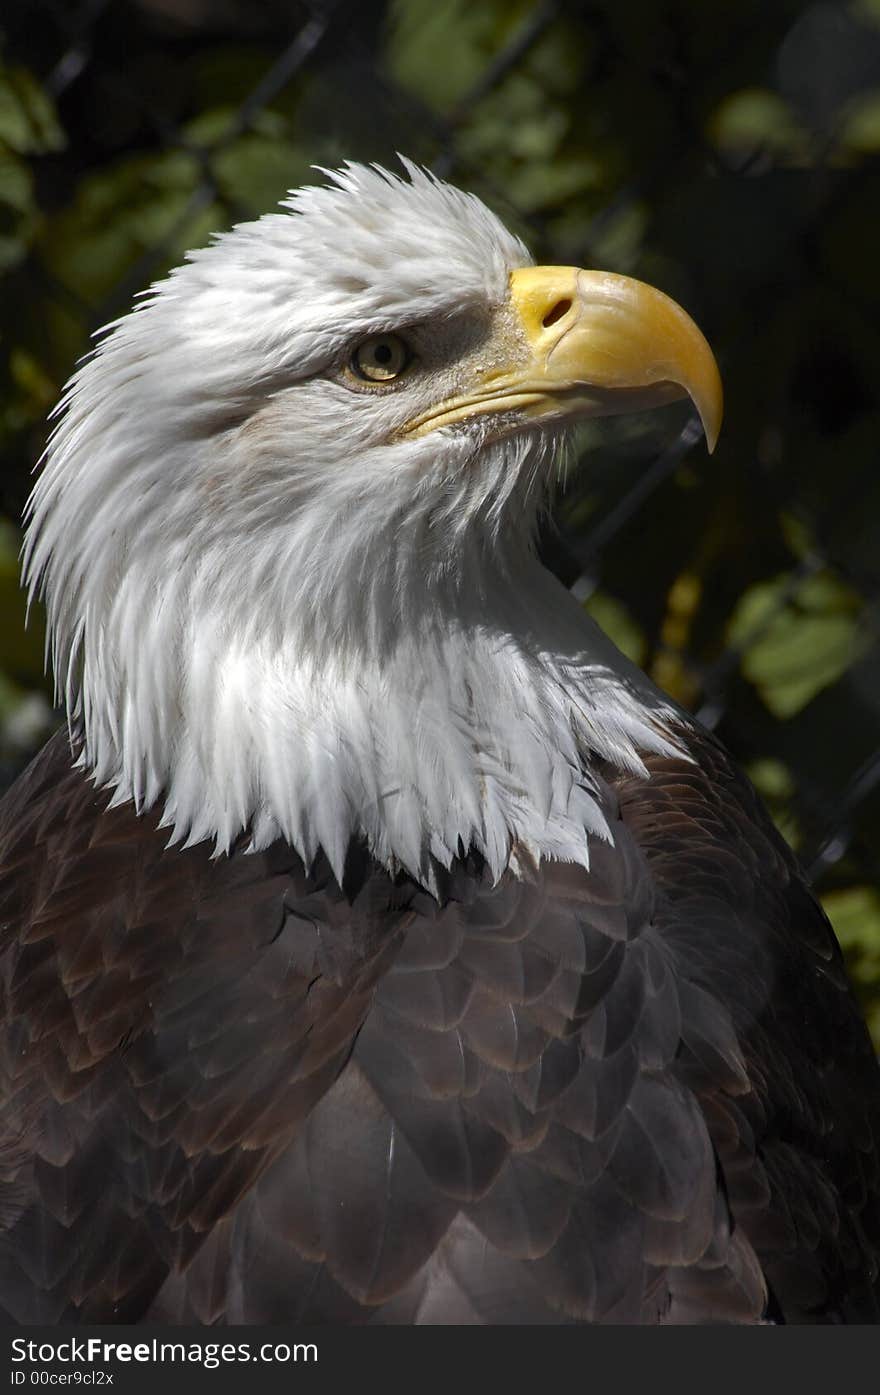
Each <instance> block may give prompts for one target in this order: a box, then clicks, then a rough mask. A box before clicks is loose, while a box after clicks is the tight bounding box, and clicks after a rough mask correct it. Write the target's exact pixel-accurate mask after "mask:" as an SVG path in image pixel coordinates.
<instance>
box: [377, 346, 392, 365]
mask: <svg viewBox="0 0 880 1395" xmlns="http://www.w3.org/2000/svg"><path fill="white" fill-rule="evenodd" d="M393 357H394V354H393V352H392V349H391V345H390V344H377V345H376V347H375V349H374V350H373V358H374V359H375V360H376V362H377V363H380V364H381V365H382V367H383V368H384V367H385V365H386V364H388V363H390V362H391V360H392V358H393Z"/></svg>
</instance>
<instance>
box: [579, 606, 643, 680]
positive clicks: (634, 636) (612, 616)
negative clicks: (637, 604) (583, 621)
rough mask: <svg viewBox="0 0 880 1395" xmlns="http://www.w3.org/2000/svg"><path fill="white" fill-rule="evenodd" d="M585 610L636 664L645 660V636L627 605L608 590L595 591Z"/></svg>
mask: <svg viewBox="0 0 880 1395" xmlns="http://www.w3.org/2000/svg"><path fill="white" fill-rule="evenodd" d="M584 610H586V612H587V614H588V615H592V617H593V619H594V620H595V621H596V624H597V625H598V626H599V627H600V629H602V630H604V631H605V634H606V635H607V636H608V638H609V639H611V640H613V641H614V643H615V644H616V645H617V647H618V649H620V650H621V651H622V652H623V653H624V654H625V655H626V657H627V658H628V659H631V660H632V662H633V663H634V664H643V663H644V661H645V652H646V648H645V636H644V634H643V632H642V630H641V629H640V628H639V626H638V624H637V623H636V621H635V620H634V619H633V617H632V616H631V615H630V613H629V611H628V610H627V608H626V606H625V605H624V604H623V603H622V601H619V600H617V599H616V597H614V596H609V595H608V593H607V591H593V593H592V594H591V595H590V596H588V597H587V599H586V600H585V601H584Z"/></svg>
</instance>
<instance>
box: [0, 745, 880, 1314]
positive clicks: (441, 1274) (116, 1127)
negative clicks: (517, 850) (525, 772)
mask: <svg viewBox="0 0 880 1395" xmlns="http://www.w3.org/2000/svg"><path fill="white" fill-rule="evenodd" d="M687 739H688V741H689V743H690V745H691V748H692V751H693V754H694V756H695V757H696V763H695V764H693V765H692V764H689V763H687V762H685V761H674V760H669V759H661V758H653V759H650V760H649V762H648V764H649V768H650V778H649V779H648V780H644V779H635V778H632V777H625V778H623V777H620V776H619V775H616V774H615V773H614V772H611V771H606V772H605V774H604V783H602V784H601V785H600V788H601V792H602V799H603V804H604V808H605V812H606V814H607V816H608V818H609V822H610V824H611V827H612V829H613V832H614V835H615V844H614V846H613V847H608V846H606V845H601V844H595V847H594V857H593V865H592V868H591V870H590V872H589V873H587V872H585V871H584V870H583V869H581V868H577V867H573V866H566V865H560V864H545V865H543V866H542V867H541V868H540V869H539V870H538V871H537V872H536V874H535V876H534V878H533V879H532V880H531V881H518V880H516V879H514V878H513V877H512V876H511V875H510V874H507V875H506V876H505V877H504V878H503V879H502V880H501V882H500V883H499V884H498V885H497V886H492V885H491V883H490V879H489V878H488V876H487V875H486V873H485V870H484V869H483V867H482V865H481V864H480V862H479V859H476V858H473V857H469V858H467V859H464V860H462V861H461V863H459V864H458V865H456V866H455V867H454V868H453V870H452V872H451V874H450V876H449V879H448V885H447V886H446V887H445V890H444V896H443V901H442V904H441V903H438V902H437V901H436V900H434V899H432V898H431V897H430V896H429V895H428V894H427V893H426V892H425V891H423V890H422V889H420V888H419V887H418V886H416V885H415V884H414V883H413V882H412V881H410V880H408V879H407V878H405V877H400V878H398V879H392V878H391V877H389V876H388V875H387V874H386V873H385V872H383V871H381V870H380V869H378V868H377V867H376V866H375V865H371V864H370V862H369V859H367V858H366V857H365V856H364V855H363V854H362V853H359V852H358V850H353V853H352V856H351V858H350V862H349V868H350V877H349V878H347V879H346V887H345V890H344V891H343V890H342V889H341V888H340V887H338V886H337V884H336V882H335V881H334V879H333V877H332V875H331V874H330V872H329V869H328V868H327V866H326V864H325V863H324V862H323V860H322V859H319V861H318V863H317V865H316V866H315V867H314V868H313V869H312V870H311V871H310V872H307V871H306V870H305V869H304V868H303V866H302V864H301V862H300V861H299V859H298V858H297V856H296V855H295V854H294V853H292V852H291V851H290V849H288V848H286V847H284V846H281V845H276V846H274V847H273V848H270V849H269V850H268V851H267V852H264V853H259V854H255V855H250V854H245V853H244V852H242V851H235V852H234V853H233V854H232V855H231V856H229V857H221V858H219V859H216V860H212V858H211V856H210V850H209V848H208V847H207V846H205V845H203V846H199V847H194V848H190V849H187V850H180V849H176V848H174V849H166V841H167V837H166V835H165V834H164V833H163V832H162V831H160V830H158V829H157V828H156V816H155V815H152V814H148V815H145V816H143V817H137V816H136V815H135V813H134V811H133V809H132V808H130V807H122V808H117V809H113V810H108V809H107V808H106V805H107V797H106V795H101V794H99V793H96V792H95V790H94V788H93V787H92V785H91V784H90V782H89V781H88V779H87V778H86V777H85V776H84V775H83V774H82V773H80V772H78V771H75V770H73V769H71V766H70V751H69V747H68V745H67V743H66V739H65V738H63V737H60V736H59V737H56V738H55V739H54V740H53V741H52V742H51V743H50V744H49V745H48V746H47V747H46V748H45V750H44V751H43V752H42V753H41V755H40V756H38V757H37V759H36V761H35V762H34V763H33V765H32V766H31V767H30V769H29V770H28V771H27V772H26V773H25V775H24V776H22V778H21V779H20V780H19V782H18V783H17V784H16V785H15V786H14V788H13V789H12V790H11V791H10V792H9V793H8V794H7V795H6V797H5V799H4V800H3V801H2V803H0V937H2V938H0V992H2V999H0V1003H2V1022H0V1089H2V1097H3V1098H2V1116H0V1310H2V1311H3V1312H5V1313H6V1315H7V1316H8V1318H9V1319H11V1320H13V1321H18V1322H25V1323H33V1322H43V1323H54V1322H59V1321H72V1320H87V1321H93V1322H108V1321H119V1322H132V1321H139V1320H142V1319H146V1320H159V1321H168V1322H180V1321H189V1322H193V1321H195V1322H200V1323H214V1322H228V1323H240V1322H281V1321H303V1322H338V1321H342V1322H370V1321H372V1322H405V1323H412V1322H471V1321H483V1322H505V1323H511V1322H520V1323H521V1322H551V1323H552V1322H560V1321H563V1322H571V1321H588V1322H596V1321H619V1322H656V1321H678V1322H692V1321H709V1322H754V1321H761V1320H766V1319H768V1318H769V1319H771V1320H785V1321H789V1322H803V1321H820V1322H822V1321H825V1322H828V1321H831V1322H834V1321H862V1322H864V1321H876V1320H878V1301H880V1294H878V1278H877V1258H878V1254H880V1163H878V1151H880V1074H878V1070H877V1066H876V1062H875V1060H874V1058H873V1054H872V1051H871V1047H870V1043H869V1040H868V1036H867V1033H866V1031H865V1028H864V1026H863V1024H862V1022H861V1020H860V1018H859V1014H858V1009H857V1007H856V1005H855V1003H854V1001H853V998H852V995H851V993H850V990H849V988H848V986H847V983H846V978H845V974H844V970H843V966H842V962H841V957H840V952H839V950H838V948H837V945H836V943H835V941H834V937H833V935H832V932H831V930H830V927H829V926H828V924H827V922H826V921H825V919H824V917H823V915H822V913H821V911H820V910H819V908H818V907H817V905H816V903H815V902H814V901H813V899H812V897H811V896H810V893H809V891H808V890H807V888H806V886H805V885H804V883H803V881H802V879H801V877H800V875H799V873H798V871H797V868H796V866H795V864H794V861H793V859H792V858H791V855H790V854H789V852H788V850H787V849H786V848H785V846H784V845H783V844H782V842H781V840H780V839H779V838H778V836H777V835H776V834H775V832H774V831H773V829H772V828H771V826H770V825H769V822H768V820H767V818H766V815H765V814H764V812H763V811H762V809H761V808H760V806H759V804H758V803H757V800H756V799H755V797H754V795H753V793H752V791H751V790H750V788H749V787H748V785H747V784H746V783H745V781H743V779H742V777H740V776H739V775H738V774H737V773H736V772H735V770H734V769H733V767H732V766H731V764H730V762H729V760H728V759H727V757H726V756H725V755H724V753H723V752H722V751H721V750H720V748H719V747H717V746H716V745H715V744H714V743H712V742H711V741H710V740H709V739H708V738H706V737H705V736H701V735H699V734H696V733H693V732H691V733H689V735H688V738H687Z"/></svg>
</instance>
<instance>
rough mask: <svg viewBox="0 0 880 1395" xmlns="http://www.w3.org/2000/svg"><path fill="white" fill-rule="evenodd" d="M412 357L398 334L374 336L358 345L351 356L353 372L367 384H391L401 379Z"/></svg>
mask: <svg viewBox="0 0 880 1395" xmlns="http://www.w3.org/2000/svg"><path fill="white" fill-rule="evenodd" d="M411 358H412V355H411V353H410V351H409V349H408V348H407V346H406V344H405V343H404V342H403V340H402V339H401V338H400V336H399V335H397V334H373V335H371V336H370V338H369V339H365V340H364V342H363V343H362V344H358V346H357V348H356V349H355V351H354V353H353V354H352V356H351V371H352V372H353V373H354V375H355V377H357V378H360V379H361V381H362V382H366V383H390V382H391V381H392V380H393V379H394V378H399V377H400V374H401V373H402V372H403V371H404V369H405V368H406V367H407V365H408V364H409V362H410V359H411Z"/></svg>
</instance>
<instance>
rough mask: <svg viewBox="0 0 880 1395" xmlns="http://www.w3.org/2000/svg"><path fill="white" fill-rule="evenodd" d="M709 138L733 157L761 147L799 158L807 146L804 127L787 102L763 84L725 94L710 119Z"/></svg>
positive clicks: (775, 152)
mask: <svg viewBox="0 0 880 1395" xmlns="http://www.w3.org/2000/svg"><path fill="white" fill-rule="evenodd" d="M709 138H710V140H711V141H712V142H713V144H714V145H715V146H716V147H717V149H719V150H722V151H724V152H725V153H726V154H730V155H734V156H737V155H739V156H742V155H747V154H749V153H750V152H751V151H753V150H754V149H755V148H756V147H758V148H759V149H763V150H769V151H771V152H772V153H773V154H775V155H778V156H784V155H789V156H792V157H796V158H797V159H800V158H803V157H804V156H805V154H806V153H807V148H808V142H807V137H806V134H805V132H804V130H803V127H802V126H801V125H800V123H799V122H798V121H797V119H796V117H795V115H794V113H793V111H792V109H791V108H790V107H789V105H788V103H787V102H786V101H785V100H784V99H783V98H782V97H780V96H779V94H778V93H776V92H771V91H770V90H769V88H763V87H748V88H743V89H742V90H741V91H739V92H733V93H731V94H730V96H727V97H725V98H724V100H723V101H722V102H721V103H720V104H719V105H718V107H717V108H716V109H715V113H714V115H713V116H712V118H711V119H710V121H709Z"/></svg>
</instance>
